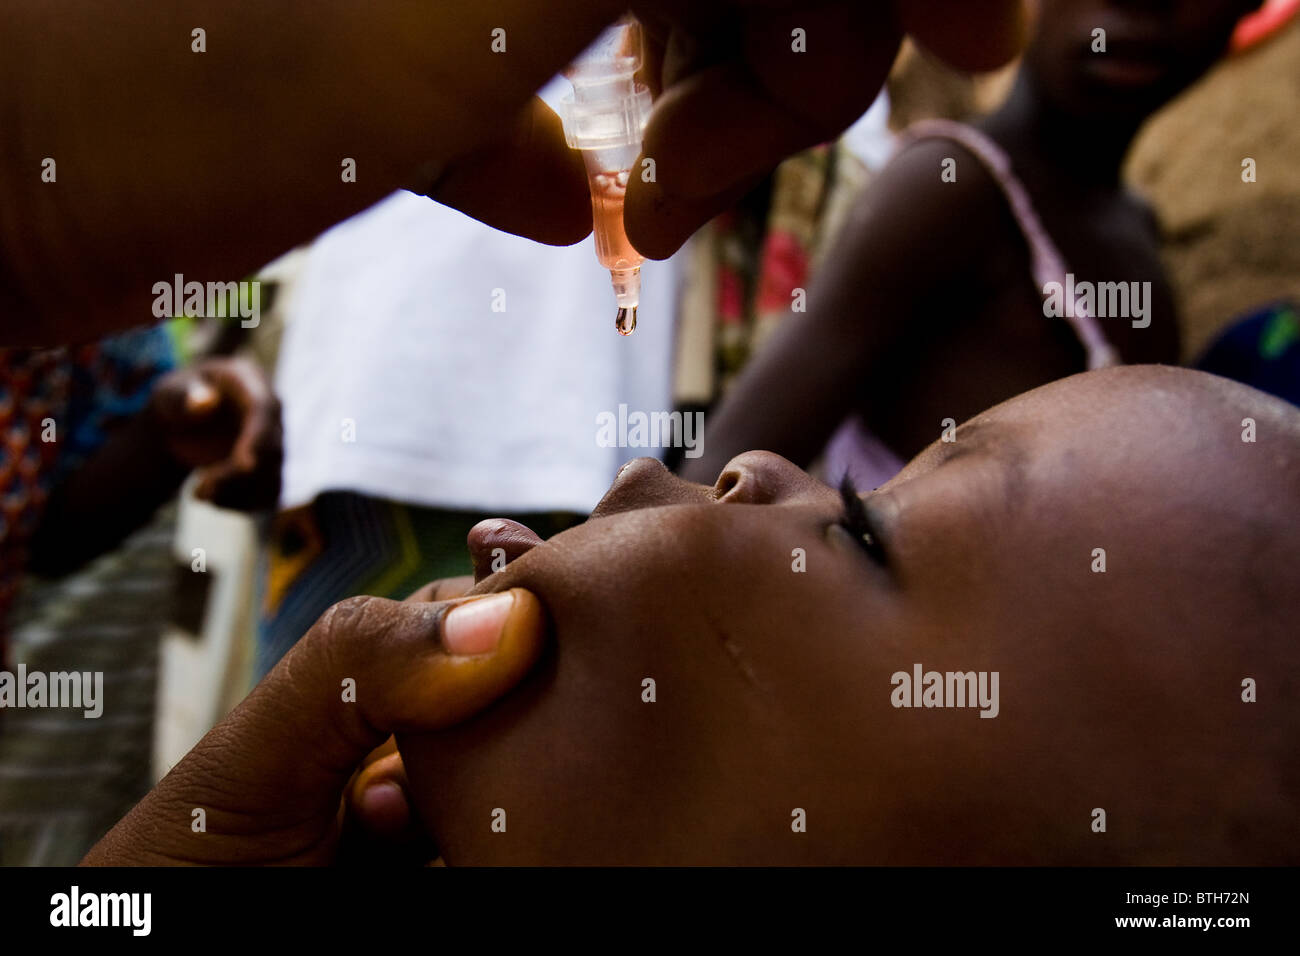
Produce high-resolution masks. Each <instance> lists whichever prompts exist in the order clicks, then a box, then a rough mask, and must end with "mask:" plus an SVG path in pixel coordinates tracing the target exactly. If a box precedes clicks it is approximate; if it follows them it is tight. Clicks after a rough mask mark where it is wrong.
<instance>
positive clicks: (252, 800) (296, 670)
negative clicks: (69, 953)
mask: <svg viewBox="0 0 1300 956" xmlns="http://www.w3.org/2000/svg"><path fill="white" fill-rule="evenodd" d="M426 594H427V595H428V596H440V592H438V590H437V589H436V588H432V587H431V588H430V589H429V591H428V592H426ZM470 603H477V602H472V601H467V600H450V601H448V600H438V601H434V602H428V601H421V602H398V601H387V600H384V599H382V598H372V597H358V598H349V599H348V600H346V601H341V602H339V603H338V604H336V605H334V607H332V608H330V609H329V610H328V611H326V612H325V614H323V615H322V616H321V619H320V620H319V621H317V622H316V624H315V625H314V626H313V627H312V629H311V630H310V631H308V632H307V634H306V635H305V636H304V637H303V639H302V640H301V641H299V642H298V643H297V644H296V645H295V646H294V647H293V649H292V650H291V651H290V652H289V653H288V654H287V655H285V657H284V659H283V660H282V661H281V662H280V663H279V664H278V665H276V667H275V668H274V669H273V670H272V671H271V673H270V674H268V675H267V676H266V678H265V679H264V680H263V681H262V682H261V683H260V684H258V685H257V687H256V689H254V691H253V693H252V694H250V695H249V696H248V697H247V698H245V700H244V701H243V702H242V703H240V705H239V706H238V707H236V708H235V710H234V711H232V712H231V714H230V715H229V716H228V717H226V718H225V719H224V720H223V721H221V723H219V724H218V725H217V726H216V727H214V728H213V729H212V730H211V731H209V732H208V734H207V735H206V736H204V738H203V739H202V740H200V741H199V742H198V744H196V745H195V747H194V749H193V750H191V751H190V752H189V753H188V754H186V756H185V758H184V759H183V760H182V761H181V762H180V763H179V764H177V765H176V766H175V767H173V768H172V770H171V772H170V773H168V774H167V776H166V777H164V778H163V779H162V781H161V782H159V784H158V786H156V787H155V788H154V789H153V790H152V791H150V792H149V794H148V795H147V796H146V797H145V798H144V799H143V800H141V801H140V803H138V804H137V805H136V806H135V807H134V809H132V811H131V812H130V813H129V814H127V815H126V816H125V817H123V818H122V820H121V821H120V822H119V823H118V824H117V825H116V826H115V827H113V829H112V830H110V831H109V832H108V833H107V834H105V836H104V838H103V839H101V840H100V841H99V842H98V843H97V844H96V845H95V846H94V847H93V848H92V849H91V851H90V852H89V853H88V854H87V855H86V857H85V859H84V860H82V864H83V865H86V866H167V865H183V864H193V865H233V864H241V865H292V864H299V865H321V864H325V863H331V862H334V861H335V860H336V859H338V858H339V857H340V856H342V857H345V858H350V859H362V860H367V861H371V862H373V861H375V860H377V859H384V858H385V854H386V853H390V852H391V851H392V849H393V848H392V846H391V837H392V836H393V833H394V831H400V830H401V829H402V827H403V825H404V823H405V821H404V820H401V819H397V820H394V819H393V817H392V816H391V815H390V814H388V813H387V812H386V810H385V809H384V808H379V809H378V810H376V808H373V807H371V808H369V810H368V815H369V817H370V820H369V826H370V828H371V832H372V833H376V832H377V833H379V834H380V838H379V839H377V840H376V839H372V838H370V834H366V833H364V832H363V830H362V828H361V827H359V826H356V825H355V822H356V821H355V819H354V818H349V816H348V815H347V814H345V812H344V811H345V808H346V809H350V810H353V811H355V810H356V809H363V808H358V807H356V805H355V800H356V797H357V796H358V790H357V787H358V784H359V782H360V781H363V780H364V778H366V776H367V773H369V775H370V777H371V778H372V779H373V780H375V781H378V780H379V778H380V776H381V771H385V770H386V771H387V773H388V776H389V778H390V779H391V778H392V777H393V776H394V771H393V770H392V768H391V766H390V767H388V768H384V767H382V766H377V764H378V763H379V758H380V757H381V756H382V754H383V748H382V747H381V745H382V744H383V743H384V741H385V740H386V739H387V738H388V737H389V736H390V735H391V734H392V733H393V732H394V731H398V730H405V731H412V730H417V729H423V730H429V729H435V728H441V727H446V726H448V725H450V724H453V723H456V722H457V721H460V720H464V719H466V718H467V717H469V716H470V715H472V714H474V713H475V712H477V711H478V710H480V709H482V708H483V707H485V706H486V705H487V704H488V703H490V702H491V701H492V700H493V699H495V698H496V697H497V696H499V695H501V694H503V693H504V692H505V691H506V690H508V689H509V688H510V687H512V686H513V685H514V684H516V683H517V682H518V681H519V679H520V678H521V677H522V676H523V675H524V674H525V673H527V671H528V669H529V668H530V667H531V666H532V665H533V663H534V662H535V661H536V660H537V657H538V654H539V653H540V651H541V648H542V643H543V641H544V639H545V635H546V620H545V616H544V614H543V612H542V609H541V606H540V605H539V604H538V603H537V600H536V598H534V597H533V596H532V595H531V594H529V593H528V592H527V591H524V590H522V589H521V590H517V591H514V592H511V594H510V595H509V598H508V600H506V601H504V602H503V604H502V606H501V607H500V608H499V611H500V614H499V615H498V616H497V617H496V618H495V619H489V620H486V621H485V620H483V619H482V618H479V619H478V623H479V624H480V625H483V626H485V627H486V628H487V630H488V631H490V632H492V633H494V634H495V635H496V641H497V643H496V645H495V647H494V648H492V649H483V648H476V649H475V653H471V654H466V653H462V651H464V650H465V647H464V645H462V644H459V643H458V642H457V640H456V634H458V633H459V634H460V635H461V636H462V637H463V636H464V630H463V629H462V630H460V631H455V630H454V628H455V627H456V623H455V622H456V619H457V614H458V613H460V611H459V609H460V607H461V606H463V605H467V604H470ZM482 603H486V600H484V601H483V602H482ZM349 679H350V680H352V681H353V682H354V687H353V689H354V691H355V693H354V694H353V697H352V700H350V701H347V700H345V699H344V691H343V689H342V688H343V682H344V681H345V680H349ZM304 741H310V746H304ZM377 748H378V752H375V751H376V749H377ZM367 755H369V756H367ZM363 765H364V769H362V770H361V771H360V772H359V773H357V772H356V771H357V770H358V768H362V767H363ZM372 768H375V769H372ZM345 795H346V796H347V797H348V798H351V799H350V800H349V802H348V803H347V804H345V803H344V800H345ZM196 808H201V809H203V810H204V812H205V815H206V819H205V821H204V822H205V824H206V829H202V830H196V829H195V828H194V820H195V818H194V815H193V811H194V810H195V809H196Z"/></svg>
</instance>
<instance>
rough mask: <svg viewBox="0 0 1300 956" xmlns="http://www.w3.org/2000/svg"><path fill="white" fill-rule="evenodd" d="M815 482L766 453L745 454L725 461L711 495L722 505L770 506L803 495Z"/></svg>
mask: <svg viewBox="0 0 1300 956" xmlns="http://www.w3.org/2000/svg"><path fill="white" fill-rule="evenodd" d="M816 484H817V483H816V482H815V481H814V480H813V479H812V477H811V476H809V475H808V473H807V472H805V471H804V470H803V469H802V468H799V467H798V466H797V465H794V464H793V463H791V462H789V461H787V460H786V459H784V458H782V457H781V456H780V455H777V454H774V453H772V452H770V451H747V452H745V453H744V454H743V455H737V456H736V457H735V458H733V459H731V461H729V462H727V465H726V467H725V468H723V469H722V474H720V475H719V476H718V481H717V484H715V485H714V486H713V493H714V495H715V496H716V497H717V500H718V501H719V502H721V503H722V504H736V505H770V504H776V503H777V502H779V501H787V500H789V499H790V498H792V497H794V496H796V495H798V494H801V493H803V492H804V491H806V490H808V489H809V488H810V487H813V486H816Z"/></svg>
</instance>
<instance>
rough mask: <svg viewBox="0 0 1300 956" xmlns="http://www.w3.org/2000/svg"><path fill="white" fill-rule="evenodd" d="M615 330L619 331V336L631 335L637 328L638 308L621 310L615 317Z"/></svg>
mask: <svg viewBox="0 0 1300 956" xmlns="http://www.w3.org/2000/svg"><path fill="white" fill-rule="evenodd" d="M614 328H616V329H618V334H619V335H631V334H632V331H633V329H635V328H636V306H632V308H630V309H619V310H618V315H616V316H614Z"/></svg>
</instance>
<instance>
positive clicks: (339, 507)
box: [253, 492, 581, 681]
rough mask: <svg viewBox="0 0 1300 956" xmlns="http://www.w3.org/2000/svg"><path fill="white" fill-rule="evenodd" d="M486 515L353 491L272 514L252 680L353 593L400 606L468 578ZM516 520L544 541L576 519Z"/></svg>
mask: <svg viewBox="0 0 1300 956" xmlns="http://www.w3.org/2000/svg"><path fill="white" fill-rule="evenodd" d="M485 517H488V516H487V515H483V514H479V513H477V512H475V513H471V512H464V511H441V510H438V509H435V508H419V507H413V506H410V505H404V504H401V503H399V502H396V501H385V500H383V499H380V498H371V497H367V496H365V495H358V494H354V493H352V492H327V493H325V494H322V495H319V496H317V498H316V500H315V501H313V502H312V504H310V505H307V506H304V507H301V508H293V509H291V510H289V511H284V512H281V513H280V514H278V515H276V517H275V522H274V525H273V527H272V531H271V541H270V546H269V548H268V550H267V565H268V566H267V569H266V574H265V575H264V576H263V580H265V581H266V593H265V597H264V601H263V614H262V620H261V622H260V625H259V627H258V639H257V657H256V661H255V663H254V668H253V670H254V673H253V680H254V681H258V680H261V679H262V677H264V676H265V675H266V673H267V671H269V670H270V669H271V668H272V667H274V666H275V664H276V662H277V661H279V659H280V658H281V657H283V656H284V655H285V653H286V652H287V651H288V650H289V648H291V647H292V646H293V645H294V642H295V641H297V640H298V639H299V638H301V637H302V636H303V635H304V634H306V633H307V630H308V629H309V628H310V627H311V626H312V624H314V623H315V622H316V619H317V618H318V617H320V616H321V614H322V613H324V611H325V609H326V608H328V607H329V606H330V605H331V604H334V603H336V602H338V601H342V600H343V599H344V598H349V597H352V596H354V595H357V594H373V595H376V596H378V597H386V598H392V599H394V600H401V599H403V598H405V597H407V596H408V595H410V594H411V593H412V592H413V591H415V590H417V589H418V588H420V587H421V586H423V585H425V584H428V583H429V582H430V581H433V580H436V579H438V578H452V577H457V576H459V575H462V574H470V573H471V572H472V571H473V567H472V566H471V564H470V560H469V551H468V549H467V547H466V544H465V537H466V535H468V534H469V529H470V528H472V527H474V525H475V524H477V523H478V522H479V521H480V520H481V519H483V518H485ZM493 517H497V516H496V515H493ZM501 517H509V516H501ZM514 517H515V520H517V521H521V522H523V523H524V524H526V525H527V526H528V527H530V528H532V529H533V530H534V531H536V532H537V533H538V534H539V535H541V536H542V537H543V538H549V537H550V536H551V535H553V534H557V533H559V532H560V531H563V530H564V529H565V528H567V527H569V526H571V525H573V524H576V523H577V522H578V521H580V520H581V516H579V515H571V514H532V515H519V516H514Z"/></svg>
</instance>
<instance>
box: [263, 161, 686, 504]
mask: <svg viewBox="0 0 1300 956" xmlns="http://www.w3.org/2000/svg"><path fill="white" fill-rule="evenodd" d="M502 188H506V189H508V188H509V184H503V187H502ZM641 274H642V293H641V308H640V320H639V324H638V326H637V329H636V331H635V333H633V334H632V335H631V336H629V337H627V338H624V337H623V336H620V335H619V334H618V333H617V332H616V331H615V330H614V313H615V304H614V293H613V291H612V289H611V287H610V279H609V273H608V272H607V271H605V270H604V269H602V268H601V267H600V264H599V263H598V262H597V261H596V256H595V253H594V251H593V249H592V240H591V237H590V236H588V237H587V239H585V240H584V241H582V242H580V243H578V244H577V245H575V246H569V247H565V248H556V247H552V246H544V245H541V244H539V243H535V242H532V241H529V240H527V239H521V238H519V237H517V236H513V235H509V234H507V233H504V232H500V231H498V230H495V229H492V228H490V227H488V226H485V225H483V224H482V223H480V222H477V221H476V220H473V219H470V218H469V217H467V216H464V215H462V214H461V213H459V212H456V211H454V210H452V209H449V208H447V207H445V206H440V205H438V204H437V203H435V202H433V201H432V200H429V199H426V198H424V197H421V196H416V195H414V194H413V193H409V192H399V193H395V194H393V195H392V196H390V197H388V198H387V199H385V200H383V201H382V202H380V203H378V204H377V205H375V206H373V207H371V208H370V209H368V210H366V211H365V212H363V213H361V214H359V215H357V216H355V217H353V218H352V219H349V220H347V221H346V222H343V223H341V224H339V225H337V226H335V227H334V228H332V229H330V230H329V231H328V232H326V233H324V234H323V235H322V236H321V237H320V238H318V239H317V240H316V242H315V243H314V244H313V245H312V247H311V249H310V252H309V255H308V257H307V261H306V263H305V265H304V267H303V272H302V274H301V276H300V277H299V279H298V281H297V283H296V284H295V286H294V289H293V293H292V299H291V301H290V302H289V305H288V312H287V321H286V328H285V333H284V338H283V342H282V345H281V351H280V358H279V365H278V368H277V372H276V387H277V390H278V393H279V396H280V399H281V401H282V402H283V406H284V426H285V467H284V487H283V492H282V496H281V504H282V506H283V507H293V506H296V505H301V504H304V503H306V502H309V501H311V500H312V499H313V498H314V497H315V496H316V495H318V494H319V493H321V492H324V491H330V490H345V491H354V492H359V493H362V494H367V495H371V496H374V497H382V498H388V499H392V500H396V501H401V502H405V503H407V504H414V505H424V506H428V507H437V508H446V509H464V510H483V511H550V510H568V511H576V512H586V511H589V510H590V509H591V508H592V507H593V506H594V505H595V504H596V502H597V501H598V500H599V499H600V497H601V495H603V494H604V492H605V491H606V490H607V489H608V487H609V484H610V481H611V480H612V479H613V477H614V475H615V473H616V472H617V470H618V468H619V466H620V465H621V464H623V463H624V462H626V461H628V460H630V459H632V458H635V457H637V456H639V455H662V450H661V449H654V448H630V447H602V445H601V443H600V439H599V438H598V433H599V429H598V424H597V422H598V418H599V416H601V414H602V413H605V414H606V415H611V414H612V415H614V416H617V415H618V411H619V405H620V404H621V403H625V404H626V405H627V406H628V408H629V409H630V410H633V411H636V410H640V411H643V412H646V413H650V412H654V411H667V410H670V409H671V396H670V394H669V392H670V383H671V375H670V372H671V369H670V365H671V361H672V339H673V324H674V319H675V316H676V312H677V282H676V268H675V267H674V265H673V264H672V262H671V260H670V261H669V262H647V263H646V264H645V265H644V266H643V267H642V270H641ZM607 434H608V432H606V435H607ZM605 444H609V442H608V438H606V439H605Z"/></svg>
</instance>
